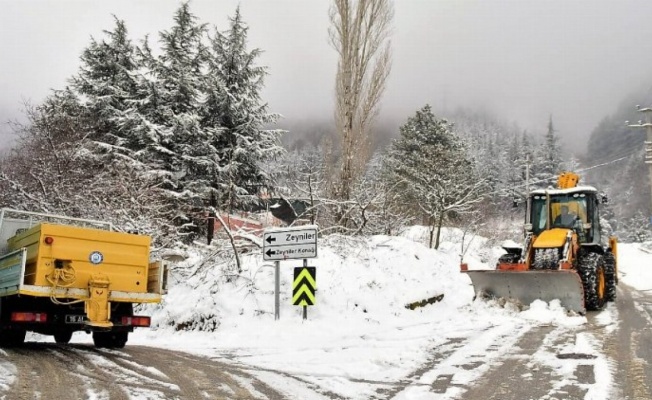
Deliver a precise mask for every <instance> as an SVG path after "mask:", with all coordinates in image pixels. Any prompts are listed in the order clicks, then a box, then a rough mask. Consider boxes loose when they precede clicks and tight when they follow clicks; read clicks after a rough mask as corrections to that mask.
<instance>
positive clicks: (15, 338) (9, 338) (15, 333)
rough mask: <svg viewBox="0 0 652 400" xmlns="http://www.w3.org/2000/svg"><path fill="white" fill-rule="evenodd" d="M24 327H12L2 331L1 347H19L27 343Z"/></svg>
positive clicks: (0, 337)
mask: <svg viewBox="0 0 652 400" xmlns="http://www.w3.org/2000/svg"><path fill="white" fill-rule="evenodd" d="M26 334H27V331H25V330H24V329H10V330H4V331H1V332H0V347H17V346H20V345H22V344H23V343H25V335H26Z"/></svg>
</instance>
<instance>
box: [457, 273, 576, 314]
mask: <svg viewBox="0 0 652 400" xmlns="http://www.w3.org/2000/svg"><path fill="white" fill-rule="evenodd" d="M463 273H465V274H468V275H469V277H470V278H471V282H472V283H473V289H474V290H475V293H476V294H478V293H483V294H486V295H489V296H491V297H498V298H500V297H503V298H509V299H515V300H518V301H520V302H521V303H522V304H524V305H530V303H532V302H533V301H534V300H537V299H539V300H543V301H545V302H550V301H552V300H555V299H559V301H560V302H561V305H562V307H564V308H566V309H568V310H572V311H576V312H578V313H580V314H584V313H586V308H585V306H584V287H583V286H582V280H581V279H580V277H579V275H578V274H577V273H576V272H575V271H570V270H554V271H531V270H530V271H495V270H489V271H463Z"/></svg>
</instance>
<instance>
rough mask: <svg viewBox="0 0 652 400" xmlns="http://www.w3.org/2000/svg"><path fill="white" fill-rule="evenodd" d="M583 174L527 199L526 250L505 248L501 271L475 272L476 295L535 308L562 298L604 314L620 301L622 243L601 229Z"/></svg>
mask: <svg viewBox="0 0 652 400" xmlns="http://www.w3.org/2000/svg"><path fill="white" fill-rule="evenodd" d="M578 182H579V176H578V175H577V174H575V173H572V172H564V173H562V174H560V175H559V177H558V180H557V188H556V189H552V188H549V189H540V190H534V191H532V192H531V193H530V194H529V196H528V199H527V203H526V204H527V212H526V221H525V239H524V243H523V246H522V247H516V246H515V247H503V248H504V249H505V251H506V254H504V255H502V256H501V257H500V258H499V259H498V263H497V265H496V269H495V270H483V271H480V270H476V271H469V270H468V267H467V265H466V264H462V272H463V273H466V274H467V275H468V276H469V277H470V278H471V282H472V284H473V288H474V290H475V293H476V294H481V295H483V296H491V297H499V298H511V299H515V300H518V301H520V302H521V303H522V304H524V305H529V304H530V303H531V302H533V301H534V300H537V299H540V300H543V301H546V302H550V301H552V300H555V299H559V300H560V302H561V304H562V306H563V307H565V308H566V309H568V310H572V311H575V312H578V313H580V314H584V313H585V312H586V311H587V310H600V309H602V308H603V307H604V305H605V302H607V301H613V300H615V298H616V285H617V283H618V266H617V261H616V255H617V240H616V238H615V237H609V238H608V239H606V240H604V242H605V244H603V239H605V238H603V237H602V234H601V231H600V212H599V211H600V203H601V201H602V202H606V197H602V196H599V194H598V191H597V190H596V189H595V188H594V187H591V186H578V185H577V183H578Z"/></svg>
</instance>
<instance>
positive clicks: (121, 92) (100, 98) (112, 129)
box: [70, 18, 137, 153]
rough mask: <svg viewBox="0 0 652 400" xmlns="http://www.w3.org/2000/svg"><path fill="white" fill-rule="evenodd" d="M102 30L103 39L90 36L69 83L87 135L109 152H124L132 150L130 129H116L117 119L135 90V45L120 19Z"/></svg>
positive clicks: (125, 109) (134, 93) (128, 105)
mask: <svg viewBox="0 0 652 400" xmlns="http://www.w3.org/2000/svg"><path fill="white" fill-rule="evenodd" d="M104 33H105V35H106V39H104V40H101V41H99V42H98V41H96V40H95V39H94V38H91V43H90V45H89V46H88V47H86V49H84V51H83V53H82V55H81V66H80V68H79V73H78V74H77V75H75V76H74V77H73V78H72V79H71V80H70V83H71V88H72V90H73V91H74V92H75V93H76V94H77V96H78V97H79V98H80V99H81V103H82V105H83V106H84V108H85V110H86V114H87V118H88V123H89V124H90V125H91V126H90V131H89V138H91V139H94V140H97V141H98V142H99V143H102V144H103V147H104V148H105V149H109V150H111V152H113V151H117V152H119V153H128V151H127V150H134V149H128V146H127V144H128V143H127V142H128V136H129V133H130V132H129V131H125V130H121V129H119V124H118V120H119V119H120V118H121V117H122V115H123V114H124V113H125V112H126V111H127V110H128V109H129V107H130V104H129V100H131V99H133V98H134V96H135V95H136V91H137V82H136V80H135V79H134V71H135V70H136V68H137V65H136V62H135V60H134V55H135V48H134V46H133V45H132V44H131V41H130V40H129V38H128V33H127V27H126V25H125V23H124V21H122V20H119V19H117V18H115V28H114V30H113V31H107V30H105V31H104Z"/></svg>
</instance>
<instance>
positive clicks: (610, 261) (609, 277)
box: [603, 252, 618, 301]
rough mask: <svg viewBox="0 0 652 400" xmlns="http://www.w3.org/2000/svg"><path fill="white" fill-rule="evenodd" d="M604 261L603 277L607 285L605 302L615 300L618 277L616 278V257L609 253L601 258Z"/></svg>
mask: <svg viewBox="0 0 652 400" xmlns="http://www.w3.org/2000/svg"><path fill="white" fill-rule="evenodd" d="M603 259H604V276H605V280H606V285H607V301H615V300H616V285H617V284H618V277H617V276H616V274H617V272H616V257H615V256H614V255H613V253H611V252H607V253H605V254H604V256H603Z"/></svg>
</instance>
